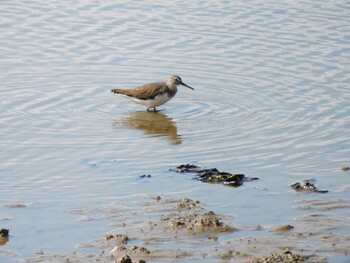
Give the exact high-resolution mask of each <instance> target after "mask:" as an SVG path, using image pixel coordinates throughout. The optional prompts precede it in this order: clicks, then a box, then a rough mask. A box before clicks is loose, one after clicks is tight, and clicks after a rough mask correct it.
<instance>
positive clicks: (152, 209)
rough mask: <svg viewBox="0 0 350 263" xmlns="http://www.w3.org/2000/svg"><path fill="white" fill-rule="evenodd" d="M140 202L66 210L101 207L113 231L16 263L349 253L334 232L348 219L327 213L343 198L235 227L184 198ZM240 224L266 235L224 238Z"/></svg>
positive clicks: (314, 258) (315, 257)
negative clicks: (136, 206)
mask: <svg viewBox="0 0 350 263" xmlns="http://www.w3.org/2000/svg"><path fill="white" fill-rule="evenodd" d="M141 206H142V209H140V211H139V212H137V213H131V214H128V213H127V212H126V211H123V209H121V208H119V207H117V206H113V205H111V206H106V207H98V208H96V209H86V210H85V209H81V210H76V211H71V213H72V214H75V215H76V216H77V217H80V218H81V217H89V214H90V213H93V212H94V211H97V210H98V211H102V212H103V213H104V215H105V218H108V219H109V220H111V221H112V222H114V225H115V229H114V230H111V232H110V233H101V238H100V239H97V240H94V241H91V242H87V243H84V244H79V245H78V246H77V251H75V252H73V253H68V254H62V255H50V254H46V253H44V252H43V254H42V255H38V256H37V257H35V258H31V259H26V260H23V261H22V262H28V263H39V262H120V263H127V262H129V263H130V262H139V263H141V262H185V261H186V260H191V261H195V260H198V261H201V260H204V259H206V260H209V261H210V262H212V261H214V262H329V261H330V259H331V258H332V257H333V256H337V255H338V256H339V255H342V256H347V255H348V253H349V247H350V236H349V235H344V234H339V233H337V230H338V229H343V228H346V227H348V226H349V225H350V219H349V218H347V217H339V216H337V215H336V214H333V213H332V211H336V210H337V209H341V208H349V207H350V202H349V200H347V199H328V200H324V199H313V200H307V201H306V200H305V201H300V202H299V203H298V204H297V205H296V206H295V207H294V208H295V209H298V210H303V211H305V215H304V216H301V217H297V218H291V219H290V222H286V224H284V225H278V226H263V225H256V226H239V225H237V224H236V223H235V220H234V217H233V216H232V215H217V214H216V213H215V211H210V210H207V209H206V208H205V204H202V203H201V202H200V201H198V200H192V199H189V198H182V199H170V198H162V197H159V196H157V197H154V198H149V199H146V200H145V201H144V202H142V204H141ZM150 218H151V219H150ZM245 228H250V229H251V230H253V231H256V233H257V234H258V232H259V233H261V232H262V231H265V232H266V236H261V235H260V234H259V235H257V236H259V237H256V236H250V237H243V238H242V237H241V238H229V239H228V238H227V237H228V236H229V235H230V237H231V236H233V237H234V236H235V233H237V232H239V231H241V230H244V229H245ZM342 233H344V231H342ZM92 251H98V252H92Z"/></svg>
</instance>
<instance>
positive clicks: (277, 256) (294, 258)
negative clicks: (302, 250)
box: [252, 249, 310, 263]
mask: <svg viewBox="0 0 350 263" xmlns="http://www.w3.org/2000/svg"><path fill="white" fill-rule="evenodd" d="M309 258H310V256H304V255H301V254H293V253H292V252H291V251H290V250H289V249H286V250H285V251H283V252H277V253H273V254H271V255H270V256H268V257H262V258H257V259H254V260H253V261H252V263H276V262H284V263H297V262H308V259H309Z"/></svg>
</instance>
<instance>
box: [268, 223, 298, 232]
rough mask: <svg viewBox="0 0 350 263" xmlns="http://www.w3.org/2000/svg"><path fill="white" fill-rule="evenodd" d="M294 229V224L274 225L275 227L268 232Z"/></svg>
mask: <svg viewBox="0 0 350 263" xmlns="http://www.w3.org/2000/svg"><path fill="white" fill-rule="evenodd" d="M292 229H294V226H292V225H281V226H276V227H273V228H272V229H271V230H270V232H273V233H281V232H287V231H290V230H292Z"/></svg>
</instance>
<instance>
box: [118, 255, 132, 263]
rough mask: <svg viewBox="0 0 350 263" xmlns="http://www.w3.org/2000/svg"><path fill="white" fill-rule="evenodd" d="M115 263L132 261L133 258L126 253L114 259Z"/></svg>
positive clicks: (130, 262)
mask: <svg viewBox="0 0 350 263" xmlns="http://www.w3.org/2000/svg"><path fill="white" fill-rule="evenodd" d="M114 263H132V261H131V258H130V257H129V256H128V255H126V256H123V257H121V258H118V259H117V260H115V261H114Z"/></svg>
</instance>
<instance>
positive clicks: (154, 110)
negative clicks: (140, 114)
mask: <svg viewBox="0 0 350 263" xmlns="http://www.w3.org/2000/svg"><path fill="white" fill-rule="evenodd" d="M151 109H153V110H151ZM147 111H148V112H150V111H153V112H157V109H156V107H153V108H147Z"/></svg>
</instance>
